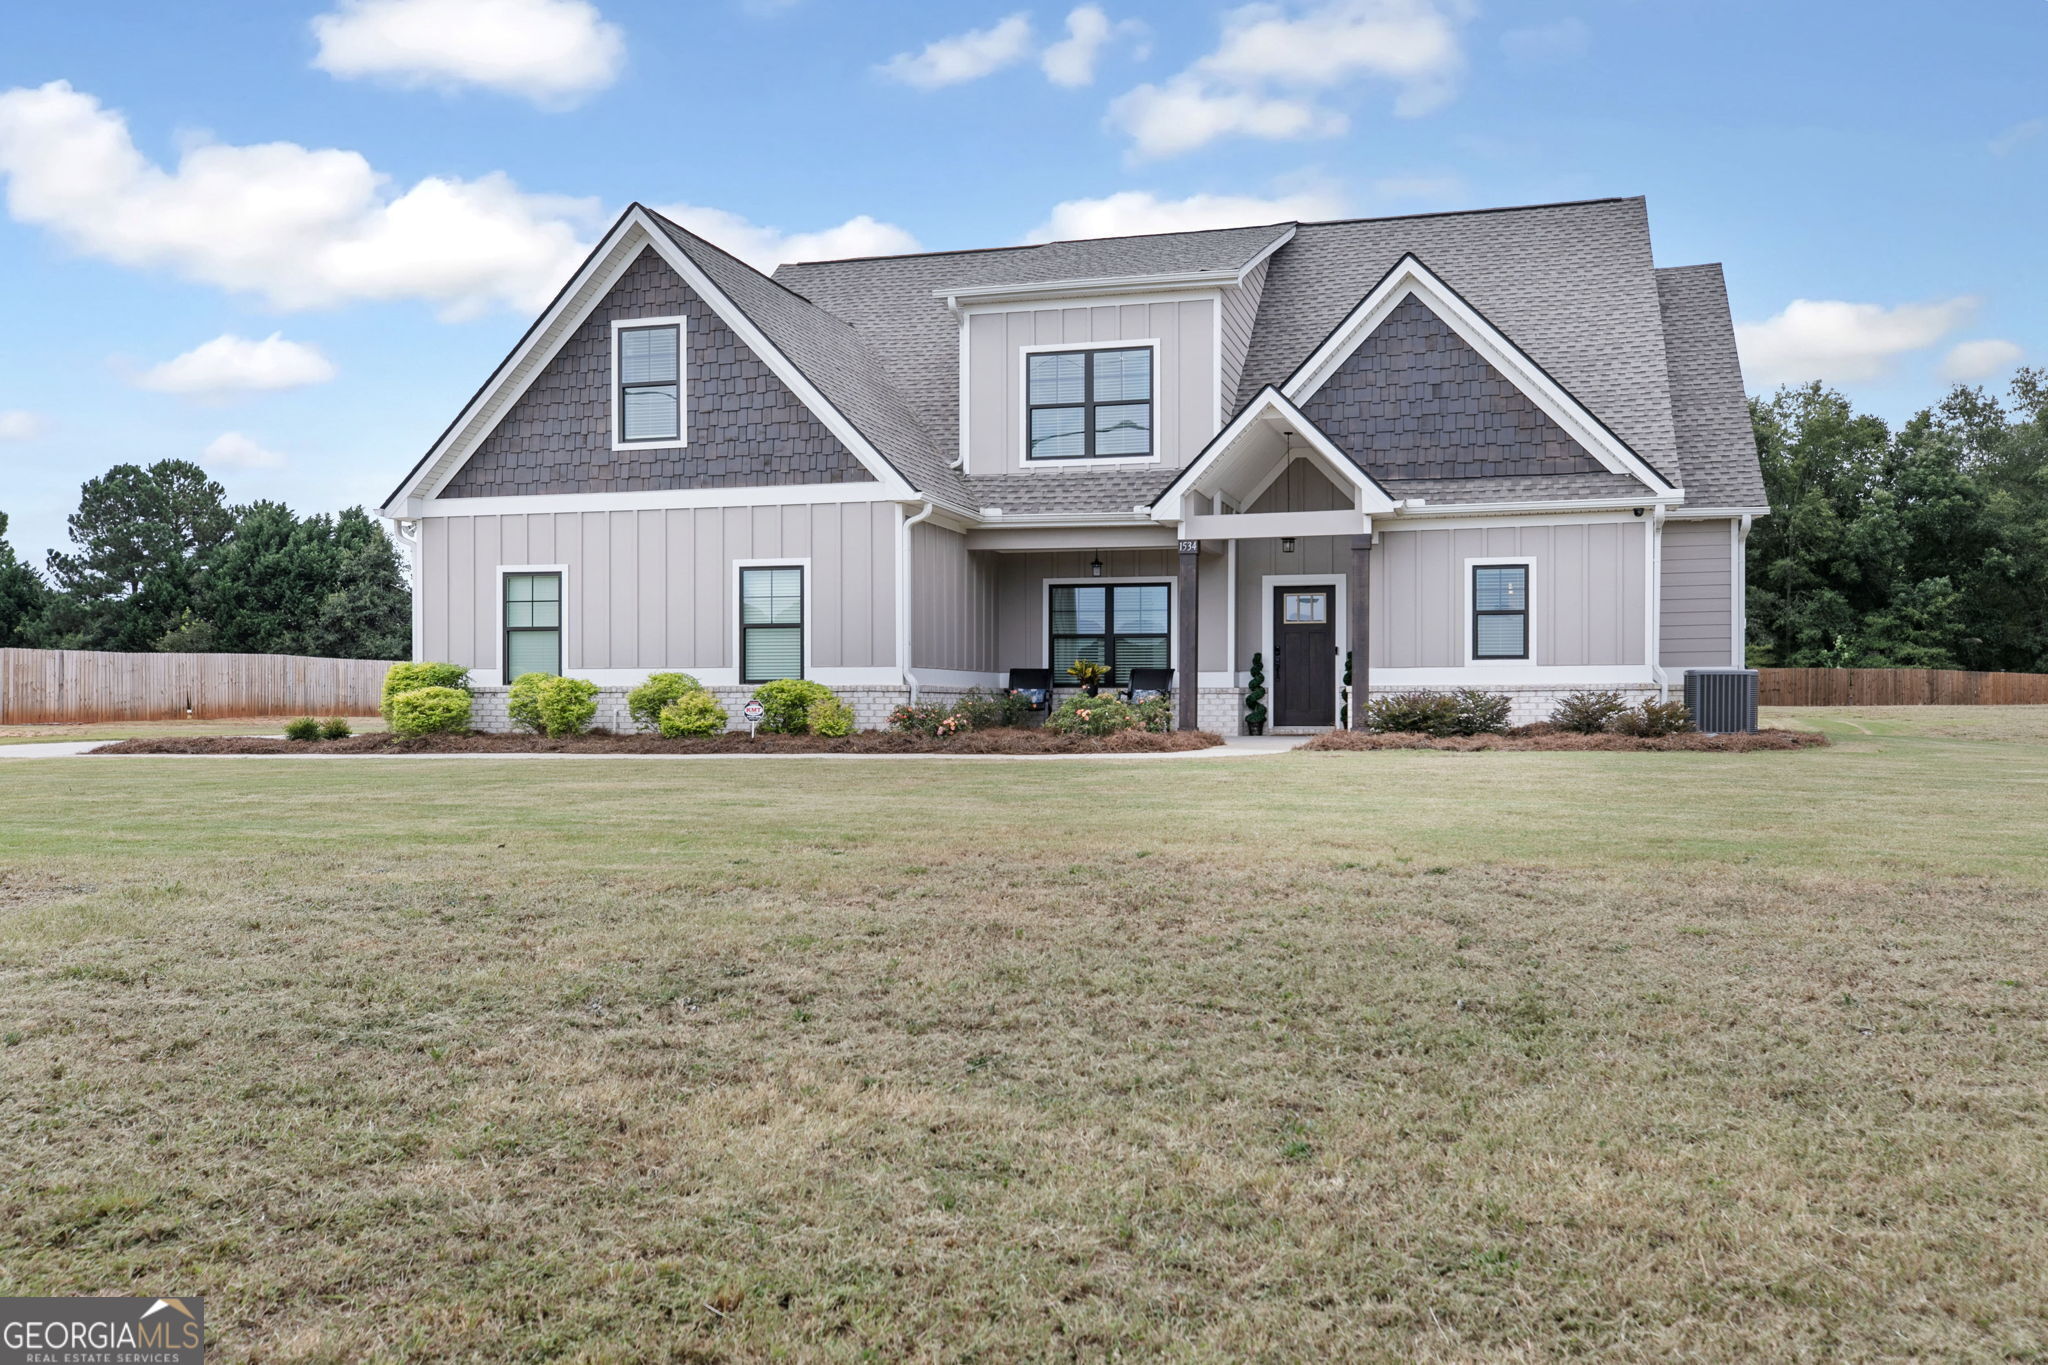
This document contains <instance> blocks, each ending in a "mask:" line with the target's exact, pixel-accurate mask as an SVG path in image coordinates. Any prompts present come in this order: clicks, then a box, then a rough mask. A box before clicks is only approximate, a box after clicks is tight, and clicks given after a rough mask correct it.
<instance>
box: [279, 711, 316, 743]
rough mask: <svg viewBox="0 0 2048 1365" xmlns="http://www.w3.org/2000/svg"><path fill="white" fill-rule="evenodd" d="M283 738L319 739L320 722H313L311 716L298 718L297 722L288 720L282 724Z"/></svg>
mask: <svg viewBox="0 0 2048 1365" xmlns="http://www.w3.org/2000/svg"><path fill="white" fill-rule="evenodd" d="M284 737H285V738H286V739H296V740H316V739H318V738H320V722H319V721H317V720H314V719H313V718H312V717H311V716H300V717H299V718H298V719H297V720H288V721H286V722H285V723H284Z"/></svg>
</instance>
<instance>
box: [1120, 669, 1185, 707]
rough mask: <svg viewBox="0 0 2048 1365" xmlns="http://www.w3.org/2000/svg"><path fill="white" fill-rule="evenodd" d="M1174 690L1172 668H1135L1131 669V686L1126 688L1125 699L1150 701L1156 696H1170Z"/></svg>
mask: <svg viewBox="0 0 2048 1365" xmlns="http://www.w3.org/2000/svg"><path fill="white" fill-rule="evenodd" d="M1172 692H1173V670H1172V669H1170V668H1134V669H1132V670H1131V683H1130V686H1128V687H1126V688H1125V689H1124V700H1125V701H1129V702H1140V701H1150V700H1151V699H1152V698H1154V697H1165V696H1170V695H1171V694H1172Z"/></svg>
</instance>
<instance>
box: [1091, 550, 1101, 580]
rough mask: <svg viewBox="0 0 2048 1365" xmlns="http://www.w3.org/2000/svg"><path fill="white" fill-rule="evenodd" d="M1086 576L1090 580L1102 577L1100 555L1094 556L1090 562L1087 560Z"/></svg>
mask: <svg viewBox="0 0 2048 1365" xmlns="http://www.w3.org/2000/svg"><path fill="white" fill-rule="evenodd" d="M1088 576H1089V577H1090V578H1100V577H1102V556H1101V555H1099V554H1098V555H1096V556H1095V558H1093V559H1091V560H1089V561H1088Z"/></svg>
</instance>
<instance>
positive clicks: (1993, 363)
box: [1941, 338, 2027, 384]
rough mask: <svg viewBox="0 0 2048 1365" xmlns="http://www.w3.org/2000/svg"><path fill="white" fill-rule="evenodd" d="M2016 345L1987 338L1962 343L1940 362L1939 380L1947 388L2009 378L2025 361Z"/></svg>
mask: <svg viewBox="0 0 2048 1365" xmlns="http://www.w3.org/2000/svg"><path fill="white" fill-rule="evenodd" d="M2026 356H2027V353H2026V352H2025V351H2023V350H2021V349H2020V347H2019V345H2018V343H2016V342H2011V341H1999V340H1994V339H1990V338H1987V339H1985V340H1983V341H1962V342H1958V343H1956V344H1955V345H1954V346H1952V347H1950V348H1949V353H1948V354H1947V355H1945V356H1943V357H1942V360H1941V377H1942V378H1943V379H1945V380H1947V381H1948V382H1949V383H1951V384H1977V383H1982V382H1983V381H1984V380H1986V379H1996V378H1998V377H1999V376H2001V375H2005V374H2009V373H2010V372H2011V371H2013V370H2014V369H2017V368H2018V367H2019V363H2020V362H2021V361H2022V360H2024V359H2026Z"/></svg>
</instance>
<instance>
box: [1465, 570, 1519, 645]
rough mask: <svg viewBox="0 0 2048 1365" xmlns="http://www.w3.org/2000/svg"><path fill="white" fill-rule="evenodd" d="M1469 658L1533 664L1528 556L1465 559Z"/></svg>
mask: <svg viewBox="0 0 2048 1365" xmlns="http://www.w3.org/2000/svg"><path fill="white" fill-rule="evenodd" d="M1465 575H1466V597H1465V601H1466V616H1467V618H1468V628H1467V630H1468V633H1467V639H1466V650H1467V657H1468V658H1469V659H1470V661H1471V662H1473V663H1475V664H1484V663H1531V662H1534V660H1535V648H1534V638H1533V636H1532V633H1531V631H1530V610H1529V604H1530V598H1531V591H1530V589H1531V582H1532V579H1533V577H1534V574H1533V571H1532V568H1531V566H1530V564H1529V561H1528V560H1526V559H1471V560H1467V561H1465Z"/></svg>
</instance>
